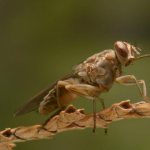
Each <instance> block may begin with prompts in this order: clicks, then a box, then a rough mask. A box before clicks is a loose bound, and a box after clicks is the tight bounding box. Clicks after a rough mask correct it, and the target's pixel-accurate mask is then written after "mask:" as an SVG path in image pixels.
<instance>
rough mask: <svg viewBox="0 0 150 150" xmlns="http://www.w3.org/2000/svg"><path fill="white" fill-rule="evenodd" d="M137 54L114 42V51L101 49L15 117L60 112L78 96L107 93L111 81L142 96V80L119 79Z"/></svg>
mask: <svg viewBox="0 0 150 150" xmlns="http://www.w3.org/2000/svg"><path fill="white" fill-rule="evenodd" d="M137 55H139V52H138V51H137V49H136V48H135V47H134V46H133V45H131V44H129V43H127V42H121V41H117V42H116V43H115V50H112V49H110V50H104V51H102V52H100V53H97V54H94V55H93V56H91V57H89V58H87V59H86V60H85V61H83V62H82V63H80V64H79V65H77V66H76V67H75V68H74V69H73V71H72V73H71V74H70V75H68V76H66V77H64V78H62V79H60V80H58V81H57V82H56V83H54V84H53V85H52V86H50V87H48V88H47V89H45V90H43V91H42V92H41V93H40V94H38V95H37V96H35V97H33V98H32V99H31V100H30V101H29V102H27V103H26V104H25V105H24V106H23V107H21V108H20V109H19V110H18V111H17V112H16V114H15V115H21V114H24V113H27V112H30V111H33V110H36V109H38V110H39V112H40V113H41V114H48V113H51V112H53V111H56V110H61V109H64V108H65V107H66V106H67V105H68V104H70V103H71V101H73V100H74V99H75V98H77V97H78V96H83V97H86V98H88V99H92V100H93V99H95V98H97V97H98V96H99V95H100V94H101V93H103V92H107V91H109V89H110V88H111V87H112V85H113V83H114V81H116V82H118V83H122V84H131V85H133V84H136V85H137V86H138V88H139V90H140V92H141V95H142V96H143V97H146V90H143V89H142V88H141V87H140V84H142V83H140V82H141V81H143V80H136V78H135V77H134V76H130V75H128V76H122V77H121V74H122V66H128V65H129V64H130V63H131V62H132V61H133V60H135V59H137V58H138V57H137ZM144 84H145V82H144ZM142 85H143V84H142ZM145 88H146V87H145Z"/></svg>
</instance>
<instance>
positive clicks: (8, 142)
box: [0, 100, 150, 150]
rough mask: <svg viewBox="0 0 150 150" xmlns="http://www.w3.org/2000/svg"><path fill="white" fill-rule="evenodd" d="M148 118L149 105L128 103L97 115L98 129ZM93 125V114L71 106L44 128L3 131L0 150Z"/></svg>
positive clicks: (41, 126) (149, 114) (149, 113)
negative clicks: (115, 123)
mask: <svg viewBox="0 0 150 150" xmlns="http://www.w3.org/2000/svg"><path fill="white" fill-rule="evenodd" d="M147 117H150V103H146V102H143V101H141V102H138V103H134V104H131V103H130V100H126V101H122V102H120V103H116V104H113V105H112V106H111V107H109V108H107V109H105V110H102V111H100V112H97V113H96V127H97V128H107V126H108V125H109V124H110V123H112V122H113V121H118V120H121V119H129V118H147ZM93 123H94V122H93V114H85V113H84V110H83V109H76V108H74V107H73V106H69V107H68V108H67V109H66V110H65V111H61V112H60V114H59V115H56V116H54V117H53V118H51V119H49V120H48V121H47V122H46V123H45V124H44V125H33V126H28V127H23V126H22V127H17V128H12V129H11V128H7V129H5V130H3V131H0V150H12V149H13V147H14V146H15V144H14V143H16V142H25V141H29V140H38V139H46V138H50V137H52V136H54V135H55V134H57V133H60V132H64V131H68V130H75V129H85V128H93V125H94V124H93Z"/></svg>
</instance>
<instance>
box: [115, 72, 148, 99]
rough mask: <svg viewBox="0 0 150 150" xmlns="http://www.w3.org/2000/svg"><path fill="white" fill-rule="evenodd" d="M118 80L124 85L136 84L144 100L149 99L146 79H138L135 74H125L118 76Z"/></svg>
mask: <svg viewBox="0 0 150 150" xmlns="http://www.w3.org/2000/svg"><path fill="white" fill-rule="evenodd" d="M116 82H117V83H120V84H122V85H136V86H137V87H138V89H139V92H140V94H141V96H142V98H143V100H145V101H146V100H149V98H148V97H147V91H146V84H145V81H144V80H137V79H136V77H135V76H134V75H125V76H121V77H118V78H117V79H116Z"/></svg>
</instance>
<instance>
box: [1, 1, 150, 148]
mask: <svg viewBox="0 0 150 150" xmlns="http://www.w3.org/2000/svg"><path fill="white" fill-rule="evenodd" d="M117 40H123V41H128V42H130V43H133V44H135V45H136V46H138V47H140V48H141V49H142V50H143V51H142V53H143V54H145V53H150V1H148V0H124V1H123V0H112V1H108V0H91V1H90V0H89V1H88V0H87V1H78V0H63V1H61V0H55V1H54V0H43V1H41V0H36V1H34V0H21V1H20V0H13V1H12V0H0V97H1V100H0V118H1V119H0V120H1V123H0V129H4V128H5V127H15V126H21V125H32V124H38V123H41V122H43V121H44V120H45V119H46V118H47V117H42V116H40V115H38V114H37V113H36V112H33V113H30V114H27V115H25V116H22V117H18V118H13V112H14V111H15V110H16V109H17V108H18V107H19V106H20V105H21V104H23V103H24V102H25V101H26V100H27V99H28V98H30V97H32V96H33V95H34V94H36V93H37V92H38V91H40V90H41V89H42V88H44V87H45V86H47V85H48V84H51V83H52V82H54V81H55V80H57V79H58V78H60V77H61V76H63V75H65V74H67V73H69V72H70V70H71V68H72V67H73V66H74V65H76V64H77V63H79V62H81V61H82V60H84V59H85V58H87V57H88V56H90V55H92V54H94V53H97V52H100V51H101V50H104V49H107V48H113V44H114V42H115V41H117ZM149 66H150V59H149V58H147V59H143V60H141V61H138V62H137V63H135V64H134V65H132V66H129V67H128V68H125V69H124V74H134V75H135V76H136V77H137V78H138V79H144V80H145V81H146V83H147V90H148V93H150V78H149V76H150V69H149ZM149 96H150V94H149ZM102 97H103V98H104V99H105V103H106V105H107V106H109V105H111V104H112V103H115V102H119V101H121V100H125V99H131V100H132V102H136V101H138V100H141V98H140V96H139V93H138V90H137V88H136V87H134V86H133V87H123V86H121V85H117V84H115V85H114V87H113V88H112V90H111V91H110V92H109V93H106V94H104V95H103V96H102ZM74 105H75V106H77V107H78V108H86V111H87V112H91V111H92V102H91V101H89V100H86V99H83V98H80V99H77V100H76V101H75V102H74ZM149 147H150V120H149V119H141V120H140V119H139V120H137V119H131V120H123V121H119V122H116V123H113V124H112V125H110V126H109V132H108V135H107V136H105V135H104V131H103V130H102V129H97V131H96V133H95V134H93V133H92V129H86V130H83V131H70V132H65V133H61V134H58V135H56V136H55V137H54V138H53V139H51V140H41V141H31V142H26V143H21V144H17V147H16V150H27V149H29V150H31V149H36V150H43V149H44V150H49V149H61V150H65V149H71V150H77V149H86V150H88V149H89V150H90V149H95V150H98V149H101V150H103V149H105V150H112V149H121V150H126V149H128V150H133V149H136V150H141V149H142V150H147V149H149Z"/></svg>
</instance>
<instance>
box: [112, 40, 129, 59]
mask: <svg viewBox="0 0 150 150" xmlns="http://www.w3.org/2000/svg"><path fill="white" fill-rule="evenodd" d="M114 47H115V49H116V51H117V53H118V54H119V55H120V56H121V57H123V58H127V57H128V50H127V46H126V44H125V43H124V42H121V41H117V42H116V43H115V44H114Z"/></svg>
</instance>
